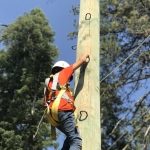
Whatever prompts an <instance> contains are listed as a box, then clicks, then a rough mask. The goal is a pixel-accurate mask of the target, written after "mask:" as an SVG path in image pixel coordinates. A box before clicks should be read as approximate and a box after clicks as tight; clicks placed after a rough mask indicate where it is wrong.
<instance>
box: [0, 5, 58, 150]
mask: <svg viewBox="0 0 150 150" xmlns="http://www.w3.org/2000/svg"><path fill="white" fill-rule="evenodd" d="M54 34H55V32H54V31H52V29H51V27H50V26H49V23H48V20H47V19H46V18H45V15H44V13H43V12H42V10H41V9H40V8H36V9H33V10H31V12H30V13H24V15H22V16H20V17H19V18H18V19H17V20H16V21H14V22H13V23H12V24H9V26H8V27H7V28H5V29H4V30H3V38H2V39H1V41H2V42H3V44H4V45H5V46H6V49H5V50H1V51H0V84H1V87H0V93H1V94H0V121H1V122H0V133H1V134H0V147H1V148H2V149H4V150H10V149H11V150H13V149H14V150H16V149H17V150H29V149H32V150H38V149H42V148H46V147H48V146H52V147H54V148H55V149H56V148H57V147H58V143H55V142H53V141H52V140H51V135H50V134H51V133H50V126H49V123H48V122H47V120H46V119H44V121H43V123H42V124H41V127H40V131H39V133H38V134H37V137H36V138H35V139H33V135H34V134H35V131H36V127H37V125H38V123H39V121H40V118H41V116H42V115H43V112H44V108H43V107H42V106H41V104H42V98H43V83H44V79H45V78H46V77H47V76H49V74H50V70H51V67H52V65H53V63H54V61H55V60H56V58H57V56H58V54H59V52H58V50H57V47H56V46H55V45H54V44H52V43H53V41H54ZM4 37H6V38H4Z"/></svg>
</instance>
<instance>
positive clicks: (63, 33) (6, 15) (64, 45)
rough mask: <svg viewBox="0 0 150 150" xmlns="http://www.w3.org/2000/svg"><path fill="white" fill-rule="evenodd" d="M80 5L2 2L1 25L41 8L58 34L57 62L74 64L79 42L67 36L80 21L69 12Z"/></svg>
mask: <svg viewBox="0 0 150 150" xmlns="http://www.w3.org/2000/svg"><path fill="white" fill-rule="evenodd" d="M78 4H79V0H1V1H0V14H1V15H0V23H2V24H6V25H9V24H11V23H12V22H14V21H15V20H16V19H17V18H18V17H19V16H21V15H23V13H24V12H27V13H29V12H30V10H31V9H34V8H37V7H40V8H41V9H42V11H43V12H44V13H45V16H46V18H47V19H48V20H49V24H50V26H51V28H52V30H54V31H55V32H56V34H55V42H54V44H55V45H56V46H57V47H58V49H59V51H60V55H59V57H58V59H57V61H58V60H65V61H67V62H68V63H69V64H72V63H74V62H75V60H76V51H75V50H72V48H71V47H72V46H74V45H76V44H77V41H76V40H68V39H67V34H68V33H69V32H71V31H74V27H73V20H74V19H78V17H77V16H76V17H75V16H73V14H70V12H69V11H70V10H71V8H72V6H77V5H78ZM69 15H70V16H69ZM1 48H3V45H2V44H1V43H0V49H1ZM63 140H64V136H63V135H61V136H60V137H59V139H58V141H59V142H60V147H61V146H62V141H63ZM60 147H59V149H60ZM49 150H53V148H49Z"/></svg>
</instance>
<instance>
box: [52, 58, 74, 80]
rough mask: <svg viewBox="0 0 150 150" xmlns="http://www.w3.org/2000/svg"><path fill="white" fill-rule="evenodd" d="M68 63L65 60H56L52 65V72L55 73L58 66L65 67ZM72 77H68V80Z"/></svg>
mask: <svg viewBox="0 0 150 150" xmlns="http://www.w3.org/2000/svg"><path fill="white" fill-rule="evenodd" d="M69 66H70V65H69V64H68V63H67V62H65V61H58V62H56V63H55V64H54V66H53V67H52V74H55V73H56V69H57V68H58V69H59V68H67V67H69ZM72 79H73V76H71V78H70V81H71V80H72Z"/></svg>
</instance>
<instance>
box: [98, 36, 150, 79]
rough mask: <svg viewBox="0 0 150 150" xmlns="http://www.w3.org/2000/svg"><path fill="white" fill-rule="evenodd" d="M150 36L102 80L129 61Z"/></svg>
mask: <svg viewBox="0 0 150 150" xmlns="http://www.w3.org/2000/svg"><path fill="white" fill-rule="evenodd" d="M149 37H150V35H149V36H148V37H147V38H146V39H145V40H144V41H143V42H142V43H141V44H140V45H139V46H138V47H137V48H136V49H135V50H134V51H133V52H132V53H131V54H130V55H129V56H128V57H127V58H126V59H124V61H123V62H121V63H120V64H119V65H118V66H117V67H116V68H115V69H114V70H112V71H111V72H110V73H109V74H108V75H106V76H105V77H104V78H103V79H102V80H101V81H100V82H102V81H104V80H105V79H106V78H107V77H109V76H110V75H111V74H112V73H113V72H114V71H115V70H116V69H117V68H119V67H120V66H121V65H122V64H123V63H124V62H125V61H127V60H128V59H129V58H130V57H131V56H132V55H133V54H134V53H135V52H136V51H137V50H138V49H139V48H140V47H141V46H142V45H143V44H144V43H145V41H146V40H147V39H148V38H149Z"/></svg>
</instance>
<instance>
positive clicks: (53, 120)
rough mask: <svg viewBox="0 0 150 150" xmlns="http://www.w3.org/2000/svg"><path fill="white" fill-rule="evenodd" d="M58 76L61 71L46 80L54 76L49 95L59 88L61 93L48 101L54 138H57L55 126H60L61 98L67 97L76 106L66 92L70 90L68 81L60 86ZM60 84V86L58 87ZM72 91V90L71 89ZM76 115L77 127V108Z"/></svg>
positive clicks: (47, 115)
mask: <svg viewBox="0 0 150 150" xmlns="http://www.w3.org/2000/svg"><path fill="white" fill-rule="evenodd" d="M58 76H59V73H57V74H55V75H53V76H52V75H51V76H50V78H47V79H46V80H49V81H50V80H51V79H52V78H53V82H52V87H51V90H50V91H49V92H50V93H49V95H52V94H53V93H54V92H56V90H59V94H58V95H57V96H56V97H52V99H51V100H48V101H47V108H46V112H45V114H46V117H47V119H48V121H49V123H50V124H51V134H52V140H56V129H55V127H57V126H60V123H59V119H58V107H59V104H60V100H61V98H63V99H65V100H67V101H68V103H69V104H70V105H72V106H74V105H73V104H72V101H71V100H70V98H69V96H68V95H67V93H66V90H68V88H67V83H66V84H65V85H63V86H60V85H59V83H58ZM49 81H46V82H45V86H46V87H45V89H44V91H45V92H44V93H46V89H47V90H48V83H49ZM58 85H59V88H58ZM69 92H70V91H69ZM51 101H54V102H53V105H52V108H51V109H50V107H49V104H50V102H51ZM74 116H75V121H76V126H75V127H77V113H76V110H75V111H74Z"/></svg>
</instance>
